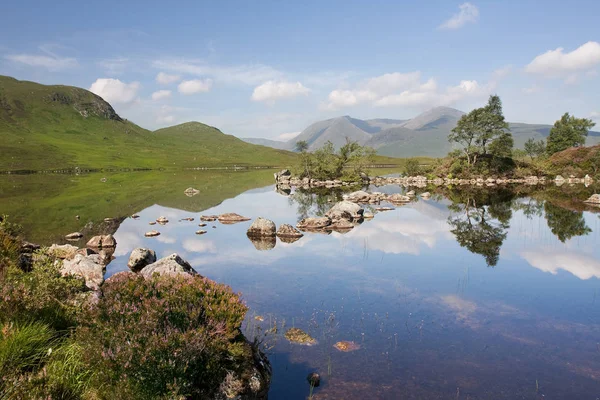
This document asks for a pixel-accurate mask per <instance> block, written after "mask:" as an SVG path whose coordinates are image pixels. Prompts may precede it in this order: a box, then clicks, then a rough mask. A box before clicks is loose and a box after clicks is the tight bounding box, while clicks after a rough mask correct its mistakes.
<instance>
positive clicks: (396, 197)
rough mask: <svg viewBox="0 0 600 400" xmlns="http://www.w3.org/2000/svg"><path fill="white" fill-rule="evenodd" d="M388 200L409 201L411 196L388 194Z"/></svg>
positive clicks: (394, 201)
mask: <svg viewBox="0 0 600 400" xmlns="http://www.w3.org/2000/svg"><path fill="white" fill-rule="evenodd" d="M387 200H388V201H389V202H392V203H408V202H410V197H408V196H404V195H402V194H400V193H395V194H392V195H390V196H388V198H387Z"/></svg>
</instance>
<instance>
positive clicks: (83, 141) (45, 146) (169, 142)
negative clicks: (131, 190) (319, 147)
mask: <svg viewBox="0 0 600 400" xmlns="http://www.w3.org/2000/svg"><path fill="white" fill-rule="evenodd" d="M83 114H86V115H87V116H83ZM0 154H2V157H1V158H0V171H15V170H48V169H68V168H74V167H79V168H84V169H85V168H89V169H100V168H104V169H109V168H153V169H155V168H169V167H178V168H181V167H214V166H232V165H239V166H278V167H286V166H289V165H291V164H293V163H294V162H295V160H296V155H295V154H294V153H292V152H288V151H283V150H275V149H272V148H269V147H265V146H257V145H252V144H249V143H246V142H244V141H242V140H240V139H238V138H236V137H234V136H231V135H225V134H224V133H222V132H221V131H219V130H218V129H216V128H213V127H210V126H208V125H204V124H201V123H198V122H189V123H186V124H182V125H177V126H174V127H170V128H165V129H160V130H158V131H156V132H151V131H148V130H146V129H143V128H141V127H139V126H137V125H135V124H134V123H132V122H130V121H127V120H121V119H120V118H119V117H118V116H117V115H116V114H115V113H114V110H113V109H112V107H110V105H109V104H108V103H106V102H104V100H102V99H101V98H100V97H98V96H96V95H94V94H92V93H90V92H88V91H87V90H84V89H79V88H75V87H70V86H45V85H40V84H37V83H34V82H26V81H18V80H16V79H13V78H10V77H5V76H0Z"/></svg>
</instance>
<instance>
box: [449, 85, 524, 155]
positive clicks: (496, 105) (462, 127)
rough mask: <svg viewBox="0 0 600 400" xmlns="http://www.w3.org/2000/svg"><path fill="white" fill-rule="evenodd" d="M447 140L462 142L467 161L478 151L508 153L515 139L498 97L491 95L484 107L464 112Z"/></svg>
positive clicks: (484, 153) (479, 152) (497, 153)
mask: <svg viewBox="0 0 600 400" xmlns="http://www.w3.org/2000/svg"><path fill="white" fill-rule="evenodd" d="M448 140H449V141H450V142H454V143H458V144H460V145H462V147H463V152H464V153H465V155H466V157H467V164H468V165H471V164H475V163H476V162H477V155H478V154H483V155H486V154H487V153H488V151H490V153H491V154H492V155H493V156H496V157H510V156H511V153H512V148H513V145H514V141H513V139H512V134H511V133H510V131H509V130H508V123H507V122H506V121H505V120H504V115H503V113H502V101H501V100H500V97H498V96H497V95H492V96H490V98H489V99H488V103H487V105H486V106H485V107H481V108H476V109H474V110H472V111H471V112H470V113H468V114H466V115H463V116H462V117H461V118H460V119H459V120H458V123H457V124H456V127H454V129H452V132H451V133H450V135H448Z"/></svg>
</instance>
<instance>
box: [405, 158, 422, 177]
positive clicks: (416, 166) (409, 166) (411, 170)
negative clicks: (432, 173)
mask: <svg viewBox="0 0 600 400" xmlns="http://www.w3.org/2000/svg"><path fill="white" fill-rule="evenodd" d="M422 173H423V170H422V169H421V164H420V163H419V160H417V159H416V158H409V159H408V160H406V164H405V165H404V174H405V175H406V176H417V175H421V174H422Z"/></svg>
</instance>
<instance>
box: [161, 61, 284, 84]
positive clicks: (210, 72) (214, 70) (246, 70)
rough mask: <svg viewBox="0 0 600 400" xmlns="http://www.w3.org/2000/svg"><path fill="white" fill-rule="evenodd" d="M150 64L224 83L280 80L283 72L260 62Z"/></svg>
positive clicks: (170, 62)
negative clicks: (239, 63)
mask: <svg viewBox="0 0 600 400" xmlns="http://www.w3.org/2000/svg"><path fill="white" fill-rule="evenodd" d="M152 65H153V66H154V67H155V68H158V69H164V70H167V71H172V72H177V73H180V74H189V75H197V76H210V77H213V78H214V79H215V80H217V81H221V82H226V83H242V84H246V85H258V84H260V83H261V82H265V81H269V80H281V79H282V78H283V73H282V72H280V71H278V70H276V69H274V68H272V67H270V66H268V65H262V64H252V65H235V66H221V65H209V64H207V63H206V62H203V61H199V60H173V59H168V60H155V61H154V62H153V63H152Z"/></svg>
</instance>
